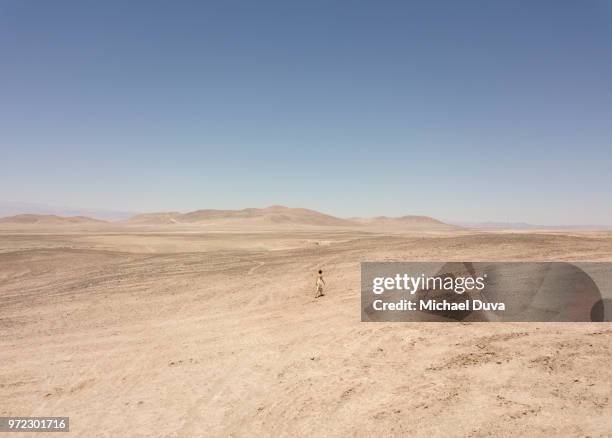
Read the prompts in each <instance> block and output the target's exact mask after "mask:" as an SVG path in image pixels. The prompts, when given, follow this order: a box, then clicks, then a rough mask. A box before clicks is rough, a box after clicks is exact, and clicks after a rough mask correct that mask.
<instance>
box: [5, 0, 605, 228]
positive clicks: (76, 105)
mask: <svg viewBox="0 0 612 438" xmlns="http://www.w3.org/2000/svg"><path fill="white" fill-rule="evenodd" d="M0 152H1V154H0V200H2V201H25V202H40V203H47V204H60V205H70V206H77V207H89V208H108V209H121V210H132V211H161V210H180V211H187V210H194V209H198V208H244V207H261V206H267V205H271V204H284V205H288V206H295V207H307V208H313V209H317V210H321V211H324V212H327V213H331V214H335V215H339V216H357V215H361V216H367V215H403V214H425V215H431V216H434V217H437V218H440V219H445V220H455V221H484V220H493V221H526V222H531V223H538V224H585V223H591V224H593V223H598V224H612V2H609V1H606V0H601V1H588V0H587V1H578V0H576V1H560V0H554V1H538V0H536V1H531V0H530V1H527V0H524V1H510V0H508V1H490V0H483V1H447V2H443V1H422V2H410V1H398V2H389V1H369V2H362V1H351V2H349V1H347V2H340V1H337V2H334V1H327V0H326V1H313V0H308V1H300V2H294V1H278V2H265V1H245V2H236V1H219V2H205V1H194V2H184V1H142V2H138V1H123V0H122V1H107V0H104V1H83V0H78V1H61V0H59V1H43V0H40V1H29V0H0Z"/></svg>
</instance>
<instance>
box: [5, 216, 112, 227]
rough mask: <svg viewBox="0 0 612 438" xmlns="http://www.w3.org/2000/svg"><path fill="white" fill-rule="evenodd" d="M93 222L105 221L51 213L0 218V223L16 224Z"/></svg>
mask: <svg viewBox="0 0 612 438" xmlns="http://www.w3.org/2000/svg"><path fill="white" fill-rule="evenodd" d="M95 223H98V224H99V223H105V221H102V220H99V219H93V218H90V217H85V216H70V217H62V216H56V215H53V214H18V215H16V216H9V217H3V218H0V224H16V225H68V224H95Z"/></svg>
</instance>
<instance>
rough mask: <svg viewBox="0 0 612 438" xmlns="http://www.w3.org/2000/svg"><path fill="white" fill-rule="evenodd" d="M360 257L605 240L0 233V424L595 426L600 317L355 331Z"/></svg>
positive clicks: (532, 253) (99, 430) (591, 244)
mask: <svg viewBox="0 0 612 438" xmlns="http://www.w3.org/2000/svg"><path fill="white" fill-rule="evenodd" d="M377 260H400V261H410V260H461V261H463V260H491V261H493V260H538V261H545V260H566V261H571V260H585V261H586V260H590V261H596V260H606V261H612V233H606V232H600V233H595V232H583V233H580V232H571V233H563V232H554V233H553V232H548V233H544V232H541V233H539V232H521V233H513V232H505V233H504V232H486V233H485V232H481V233H478V232H446V233H419V234H412V235H409V234H408V235H401V236H400V235H395V236H393V235H375V234H367V233H357V232H342V231H321V232H282V233H242V234H241V233H170V232H164V231H163V230H162V231H157V232H150V231H149V232H138V230H135V229H131V230H130V231H129V232H128V231H124V232H119V231H118V232H113V233H102V232H100V233H96V232H87V233H82V232H64V233H62V234H58V233H55V234H53V233H52V232H46V233H34V232H32V231H31V230H30V231H22V232H18V231H4V232H0V298H1V301H0V416H10V415H19V416H30V415H31V416H51V415H55V416H70V426H71V435H72V436H80V437H97V436H107V437H122V436H130V437H158V436H159V437H190V436H292V437H293V436H316V437H322V436H337V437H345V436H424V437H435V436H444V437H446V436H465V437H485V436H542V437H544V436H546V437H549V436H580V437H586V436H590V437H608V436H612V408H611V405H610V402H611V400H610V399H611V398H612V384H611V383H610V382H612V367H611V366H610V363H611V362H612V324H610V323H599V324H596V323H579V324H578V323H576V324H551V323H541V324H537V323H528V324H527V323H521V324H519V323H513V324H509V323H507V324H493V323H471V324H469V323H385V324H378V323H361V322H360V309H359V262H361V261H377ZM319 268H322V269H324V271H325V278H326V281H327V284H328V287H327V295H326V296H325V297H323V298H320V299H317V300H315V299H314V298H313V296H314V290H313V286H314V281H315V272H316V270H317V269H319ZM36 435H37V434H23V436H36ZM38 435H39V436H42V434H38ZM11 436H19V434H14V435H11Z"/></svg>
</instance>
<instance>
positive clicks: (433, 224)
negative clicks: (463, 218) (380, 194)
mask: <svg viewBox="0 0 612 438" xmlns="http://www.w3.org/2000/svg"><path fill="white" fill-rule="evenodd" d="M352 220H353V221H354V222H357V223H359V224H361V225H364V226H368V227H374V228H379V229H382V230H389V231H392V230H398V231H401V230H406V231H408V230H426V229H427V230H457V229H460V228H461V227H459V226H456V225H449V224H446V223H444V222H442V221H439V220H438V219H434V218H432V217H429V216H400V217H387V216H376V217H372V218H353V219H352Z"/></svg>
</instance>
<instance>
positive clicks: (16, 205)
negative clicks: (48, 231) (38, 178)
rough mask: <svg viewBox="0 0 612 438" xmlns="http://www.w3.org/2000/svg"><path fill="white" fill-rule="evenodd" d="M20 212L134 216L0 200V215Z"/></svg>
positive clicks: (113, 217) (103, 217) (104, 217)
mask: <svg viewBox="0 0 612 438" xmlns="http://www.w3.org/2000/svg"><path fill="white" fill-rule="evenodd" d="M21 214H37V215H54V216H62V217H67V216H85V217H89V218H94V219H100V220H107V221H112V220H122V219H128V218H130V217H132V216H134V215H135V214H136V213H135V212H128V211H117V210H98V209H89V208H75V207H63V206H57V205H49V204H36V203H32V202H7V201H0V217H5V216H15V215H21Z"/></svg>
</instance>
